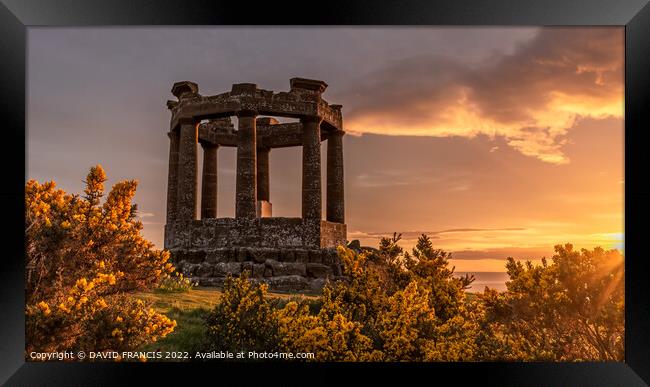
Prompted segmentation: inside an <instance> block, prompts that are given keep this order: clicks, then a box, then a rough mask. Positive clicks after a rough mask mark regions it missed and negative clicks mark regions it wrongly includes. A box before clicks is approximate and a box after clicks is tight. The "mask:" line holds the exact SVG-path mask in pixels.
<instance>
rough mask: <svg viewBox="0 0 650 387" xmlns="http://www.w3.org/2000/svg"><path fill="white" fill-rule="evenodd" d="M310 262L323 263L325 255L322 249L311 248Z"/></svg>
mask: <svg viewBox="0 0 650 387" xmlns="http://www.w3.org/2000/svg"><path fill="white" fill-rule="evenodd" d="M309 262H311V263H323V255H322V253H321V251H320V250H309Z"/></svg>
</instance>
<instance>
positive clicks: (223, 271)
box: [214, 262, 242, 277]
mask: <svg viewBox="0 0 650 387" xmlns="http://www.w3.org/2000/svg"><path fill="white" fill-rule="evenodd" d="M241 267H242V265H241V263H239V262H219V263H216V264H215V265H214V275H215V276H218V277H224V276H226V275H228V274H230V275H234V276H238V275H240V274H241Z"/></svg>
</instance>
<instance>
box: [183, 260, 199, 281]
mask: <svg viewBox="0 0 650 387" xmlns="http://www.w3.org/2000/svg"><path fill="white" fill-rule="evenodd" d="M199 266H200V265H199V264H198V263H190V262H186V263H185V265H183V274H184V275H185V276H187V277H190V276H193V275H196V271H197V270H198V268H199Z"/></svg>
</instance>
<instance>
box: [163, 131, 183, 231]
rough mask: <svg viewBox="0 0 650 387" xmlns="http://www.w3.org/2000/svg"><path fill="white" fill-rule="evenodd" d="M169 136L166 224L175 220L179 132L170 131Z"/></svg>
mask: <svg viewBox="0 0 650 387" xmlns="http://www.w3.org/2000/svg"><path fill="white" fill-rule="evenodd" d="M167 136H168V137H169V171H168V174H167V222H166V223H167V224H171V223H172V222H173V221H174V220H176V216H177V213H176V208H177V207H176V204H177V200H178V199H177V193H178V189H177V188H178V145H179V137H180V133H179V132H178V131H171V132H169V133H167Z"/></svg>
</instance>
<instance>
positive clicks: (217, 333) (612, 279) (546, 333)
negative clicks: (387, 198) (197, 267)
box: [205, 235, 624, 361]
mask: <svg viewBox="0 0 650 387" xmlns="http://www.w3.org/2000/svg"><path fill="white" fill-rule="evenodd" d="M399 240H400V237H399V236H398V235H394V236H393V238H384V239H383V240H382V241H381V242H380V246H379V250H376V251H370V250H366V251H361V252H356V251H353V250H351V249H348V248H344V247H339V257H340V259H341V261H342V263H343V271H344V274H345V275H346V277H347V280H346V281H344V282H337V283H328V284H327V285H326V287H325V288H324V290H323V293H322V295H321V296H320V297H319V298H318V300H317V301H315V302H314V301H310V302H308V301H305V300H291V301H289V302H286V303H280V302H277V301H271V299H270V298H269V297H267V294H266V292H267V288H266V285H262V284H256V283H253V282H251V281H249V280H248V279H247V278H246V276H244V277H242V278H238V279H229V280H228V281H227V282H226V286H225V288H224V296H223V299H222V301H221V302H220V304H218V305H217V306H216V308H215V310H214V311H213V312H212V314H211V316H210V317H209V318H208V319H207V324H208V334H207V340H206V348H205V349H206V350H223V351H226V350H230V351H252V350H254V351H285V352H293V353H296V352H310V353H313V354H314V359H313V360H317V361H477V360H478V361H481V360H487V361H496V360H622V358H623V327H624V321H623V288H622V282H623V281H622V278H623V272H622V267H623V266H622V262H623V261H622V256H621V254H620V253H619V252H618V251H616V250H611V251H605V250H603V249H600V248H596V249H594V250H593V251H588V250H582V251H581V252H576V251H573V249H572V247H571V246H570V245H567V246H557V247H556V255H554V256H553V264H551V265H549V264H547V263H546V261H544V262H543V264H542V265H541V266H534V265H532V264H531V263H530V262H527V263H525V264H524V263H521V262H516V261H515V260H514V259H512V258H510V259H508V261H507V269H508V274H509V275H510V281H509V282H508V283H507V287H508V290H507V291H506V292H497V291H495V290H492V289H488V288H486V289H485V291H484V292H483V293H482V294H478V295H474V296H473V297H468V294H467V292H466V290H467V289H468V288H469V287H470V285H471V283H472V282H473V280H474V278H473V277H472V276H464V277H458V276H456V275H454V268H453V267H451V268H450V267H449V261H448V260H449V258H450V255H449V254H448V253H446V252H444V251H442V250H439V249H434V248H433V246H432V243H431V240H430V239H429V238H427V237H426V236H425V235H423V236H422V237H420V239H419V240H418V243H417V245H416V246H415V248H414V249H413V250H412V251H411V252H410V253H409V252H405V251H404V250H403V249H402V248H401V247H399V245H398V242H399ZM315 305H317V306H318V307H317V308H315V307H314V306H315Z"/></svg>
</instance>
